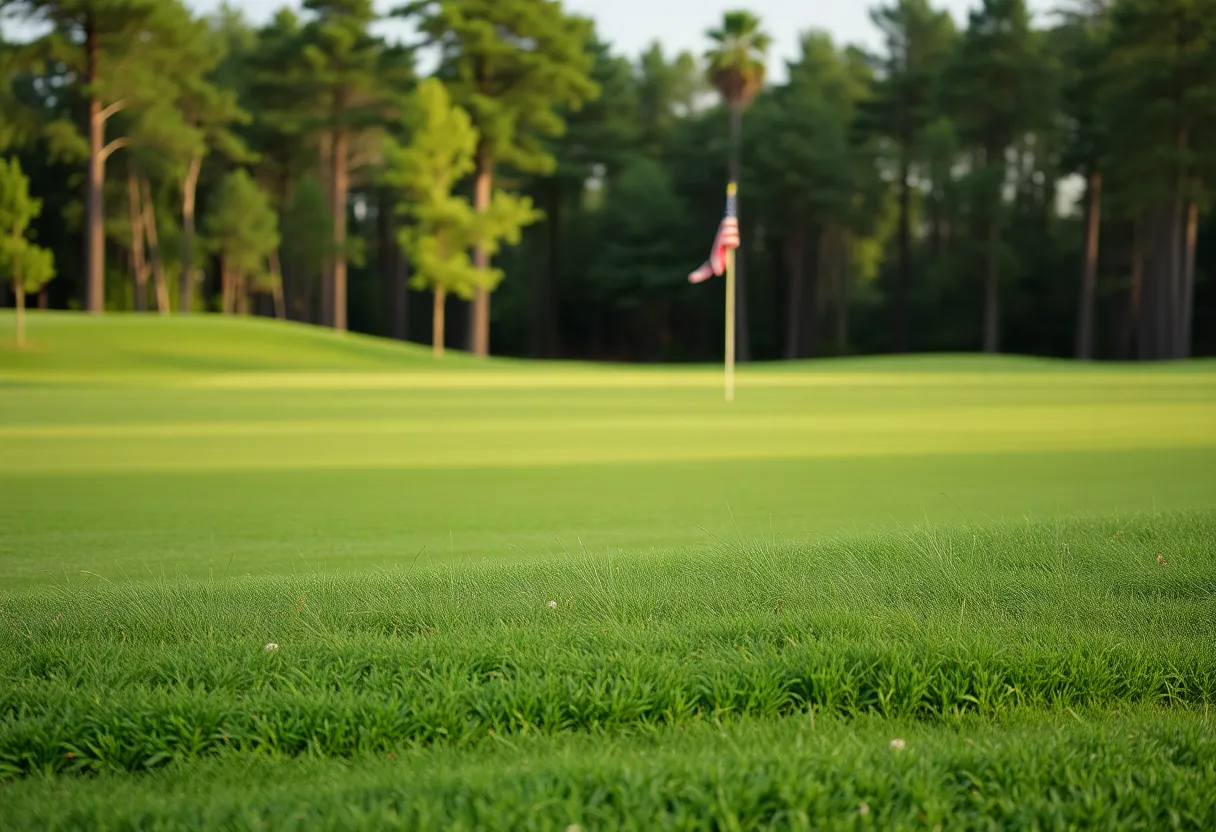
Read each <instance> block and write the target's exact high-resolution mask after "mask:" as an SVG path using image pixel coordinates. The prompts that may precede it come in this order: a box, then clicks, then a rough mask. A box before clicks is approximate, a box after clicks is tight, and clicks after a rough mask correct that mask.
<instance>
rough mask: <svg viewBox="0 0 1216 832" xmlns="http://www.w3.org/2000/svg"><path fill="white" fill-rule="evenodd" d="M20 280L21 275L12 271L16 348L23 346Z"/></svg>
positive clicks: (22, 306)
mask: <svg viewBox="0 0 1216 832" xmlns="http://www.w3.org/2000/svg"><path fill="white" fill-rule="evenodd" d="M14 272H15V270H14ZM22 282H23V281H22V278H21V275H20V274H16V273H14V274H13V305H14V306H16V307H17V349H23V348H24V347H25V286H23V285H22Z"/></svg>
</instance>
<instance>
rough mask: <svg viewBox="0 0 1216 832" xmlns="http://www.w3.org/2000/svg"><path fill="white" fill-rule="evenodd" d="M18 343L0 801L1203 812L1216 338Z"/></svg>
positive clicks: (54, 324) (656, 813) (2, 402)
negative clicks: (1108, 352) (1130, 360)
mask: <svg viewBox="0 0 1216 832" xmlns="http://www.w3.org/2000/svg"><path fill="white" fill-rule="evenodd" d="M11 321H12V319H11V317H8V316H5V315H0V342H3V341H4V340H5V339H6V338H7V337H8V330H9V329H11ZM31 335H32V338H33V341H34V348H33V349H31V350H30V351H28V352H26V353H17V352H16V351H14V350H12V349H11V348H7V347H4V348H0V495H2V499H0V779H2V780H5V781H7V782H6V783H5V784H4V785H0V807H4V808H0V825H4V826H12V827H16V828H22V827H43V826H46V825H47V824H48V821H51V820H54V821H55V822H57V823H59V824H61V825H62V826H63V827H65V828H67V827H79V828H86V827H87V828H95V827H99V826H104V827H109V828H124V827H126V826H136V825H138V826H141V827H142V828H149V827H158V826H159V827H164V828H175V827H179V826H201V825H210V826H215V825H220V826H234V827H240V828H245V827H260V826H264V825H269V826H271V827H275V828H282V827H284V826H291V825H293V824H294V823H296V822H297V821H295V820H294V819H295V817H296V812H297V810H298V811H301V812H303V814H304V817H305V820H306V823H305V825H307V826H309V828H312V827H314V826H316V825H319V822H320V820H321V818H322V817H324V818H327V819H328V822H329V823H330V824H331V825H334V826H345V827H350V826H360V827H368V828H371V827H377V828H379V827H392V826H405V827H419V826H422V827H428V828H476V827H481V828H487V827H488V828H495V827H496V828H504V827H513V828H515V827H532V828H559V829H564V828H565V827H566V825H567V824H569V823H581V824H584V825H585V826H584V828H599V827H615V826H624V827H632V828H654V827H655V826H670V827H679V828H752V827H755V826H757V825H760V826H765V825H775V826H778V827H789V828H799V827H801V826H806V825H807V824H808V823H812V822H816V819H819V820H822V821H824V822H825V823H826V824H827V825H829V826H833V825H834V826H841V827H847V826H852V825H854V824H862V825H868V824H870V823H877V824H879V825H880V826H885V827H888V828H904V827H921V826H924V827H926V828H932V827H933V826H934V824H935V823H937V822H939V821H941V820H943V819H944V822H945V826H946V827H948V828H955V827H962V828H971V827H975V828H980V827H983V828H988V826H989V824H990V823H994V824H996V825H997V826H1007V827H1013V828H1025V827H1027V826H1029V825H1031V824H1032V823H1033V822H1036V821H1037V822H1038V823H1039V825H1041V826H1050V827H1052V828H1057V827H1067V826H1070V825H1076V826H1086V825H1091V826H1092V825H1097V826H1112V825H1127V826H1132V827H1136V826H1139V827H1143V828H1160V827H1162V826H1173V827H1178V828H1196V829H1202V828H1210V827H1211V826H1212V824H1213V821H1214V820H1216V818H1214V816H1213V798H1212V797H1211V795H1212V794H1216V782H1213V755H1212V751H1213V742H1214V740H1213V733H1212V727H1211V723H1210V722H1209V721H1208V717H1207V713H1208V710H1209V709H1210V707H1211V705H1212V704H1214V700H1216V652H1214V651H1213V650H1212V647H1211V645H1212V644H1214V643H1216V512H1213V509H1214V508H1216V365H1213V364H1211V363H1204V362H1191V363H1185V364H1176V365H1163V366H1160V367H1144V366H1114V365H1108V366H1093V367H1090V366H1078V365H1074V364H1069V363H1065V362H1054V361H1039V360H1033V359H1019V358H981V357H975V356H937V357H925V358H904V359H898V358H896V359H857V360H840V361H831V362H810V363H804V364H798V365H787V366H754V367H746V368H743V369H742V371H741V374H740V386H739V400H738V401H737V402H735V403H734V404H733V405H729V406H728V405H725V404H724V403H723V402H722V401H721V390H720V377H719V373H718V372H717V371H716V370H715V369H714V368H707V367H689V368H680V369H673V368H662V367H647V368H624V367H593V366H585V365H578V364H557V365H539V364H529V363H526V362H510V361H491V362H477V361H474V360H472V359H469V358H467V357H464V356H454V357H452V359H451V360H449V361H447V362H445V363H443V364H437V363H436V362H434V361H433V360H432V359H431V358H430V357H429V356H428V355H427V354H426V353H425V351H423V350H421V349H417V348H412V347H406V346H401V345H396V344H391V343H387V342H382V341H378V340H376V339H370V338H363V337H357V336H338V335H334V334H332V333H327V332H321V331H317V330H314V329H310V328H307V327H301V326H283V325H278V324H275V323H273V322H264V321H261V322H259V321H224V320H219V319H216V318H213V317H201V316H200V317H197V318H193V319H190V320H188V321H177V320H162V319H157V318H152V317H147V318H140V319H136V318H129V317H128V318H123V317H117V316H112V317H107V318H106V319H104V320H94V319H88V318H85V317H83V316H67V315H34V316H32V319H31ZM1158 555H1160V556H1161V557H1162V558H1163V559H1164V561H1165V563H1164V564H1160V563H1159V562H1158V560H1157V558H1158ZM550 600H554V601H557V602H558V605H557V608H556V609H550V608H549V606H548V604H547V602H548V601H550ZM268 642H276V643H278V644H279V645H280V647H279V650H278V651H277V652H271V653H267V652H266V651H265V650H264V649H263V646H264V645H265V644H266V643H268ZM812 714H813V715H814V719H817V720H818V727H817V728H814V727H811V722H812V721H813V719H812ZM895 730H898V731H899V732H900V735H901V736H905V735H906V736H908V737H914V738H916V739H915V741H911V740H910V742H909V748H910V749H916V751H915V753H912V754H903V755H897V754H893V753H892V752H891V750H890V749H888V748H887V747H886V745H885V743H886V739H884V737H888V738H889V736H888V735H890V734H891V732H892V731H895ZM1094 749H1099V750H1094ZM1089 754H1096V755H1097V757H1095V758H1092V759H1091V758H1090V757H1089V756H1088V755H1089ZM389 755H394V756H395V757H396V759H395V760H390V759H389ZM1087 761H1088V762H1087ZM740 773H742V774H745V775H746V776H742V777H740V776H736V775H738V774H740ZM80 774H88V775H89V777H79V776H77V775H80ZM403 777H404V778H405V780H406V781H407V782H408V783H409V784H410V785H408V786H406V787H403V786H402V785H401V782H402V778H403ZM251 780H256V781H257V785H256V786H253V787H251V786H250V785H249V783H250V781H251ZM1208 784H1212V788H1207V786H1208ZM973 787H974V788H975V789H976V791H975V792H974V793H973V792H972V791H971V789H972V788H973ZM52 797H53V798H55V800H56V808H55V810H54V811H53V812H49V811H48V809H47V806H48V800H50V799H51V798H52ZM863 800H864V801H868V802H869V804H870V805H871V806H872V807H873V810H872V813H871V814H870V815H866V816H864V817H863V816H861V815H859V814H858V811H857V810H858V806H859V804H860V802H861V801H863ZM301 802H307V803H308V807H307V808H304V809H298V807H299V806H300V804H301ZM534 807H535V808H534ZM320 825H323V824H320ZM819 825H824V824H822V823H820V824H819Z"/></svg>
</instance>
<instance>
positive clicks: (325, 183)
mask: <svg viewBox="0 0 1216 832" xmlns="http://www.w3.org/2000/svg"><path fill="white" fill-rule="evenodd" d="M333 139H334V137H333V133H332V132H324V133H322V134H321V138H320V145H321V146H320V148H319V152H318V157H319V159H318V162H319V164H318V166H319V168H320V174H321V188H322V189H323V190H324V191H325V204H326V205H327V206H328V207H329V209H330V212H331V213H332V212H333V205H334V176H333V146H334V140H333ZM334 222H336V220H334ZM334 260H335V253H334V252H327V253H326V255H325V260H324V262H323V263H322V266H321V281H320V290H321V292H320V294H321V298H320V306H321V308H320V314H319V315H318V316H317V317H316V318H315V320H316V322H317V323H319V324H320V325H321V326H333V321H334ZM310 295H311V292H310ZM309 305H310V307H311V305H312V301H311V298H310V300H309ZM309 317H312V314H311V311H310V314H309Z"/></svg>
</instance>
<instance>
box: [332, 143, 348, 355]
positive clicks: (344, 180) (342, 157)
mask: <svg viewBox="0 0 1216 832" xmlns="http://www.w3.org/2000/svg"><path fill="white" fill-rule="evenodd" d="M349 142H350V137H349V136H348V135H347V133H346V131H345V130H337V131H336V132H335V133H334V143H333V147H332V148H331V151H332V154H333V158H332V161H331V162H330V166H331V170H332V171H333V177H334V185H333V203H332V205H331V206H330V210H331V211H333V215H334V269H333V304H334V308H333V320H332V321H331V324H332V325H333V328H334V329H336V330H338V331H339V332H345V331H346V200H347V195H348V193H349V190H350V183H349V180H348V175H347V174H348V171H347V163H348V161H349V160H348V158H347V154H348V151H349Z"/></svg>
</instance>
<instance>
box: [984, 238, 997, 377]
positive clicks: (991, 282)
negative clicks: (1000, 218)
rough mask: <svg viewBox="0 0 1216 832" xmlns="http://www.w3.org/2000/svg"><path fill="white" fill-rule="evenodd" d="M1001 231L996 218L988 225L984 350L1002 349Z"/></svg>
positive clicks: (993, 351)
mask: <svg viewBox="0 0 1216 832" xmlns="http://www.w3.org/2000/svg"><path fill="white" fill-rule="evenodd" d="M999 244H1000V232H999V231H998V229H997V221H996V219H995V218H994V219H993V220H992V222H991V224H990V225H989V227H988V265H987V268H986V269H985V275H984V352H987V353H997V352H1000V351H1001V297H1000V291H1001V288H1000V287H1001V272H1000V269H1001V261H1000V251H999Z"/></svg>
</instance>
